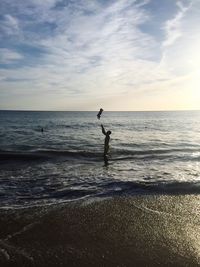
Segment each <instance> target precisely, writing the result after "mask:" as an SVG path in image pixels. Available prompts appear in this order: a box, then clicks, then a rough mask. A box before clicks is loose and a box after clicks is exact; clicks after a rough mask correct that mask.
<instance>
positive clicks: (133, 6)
mask: <svg viewBox="0 0 200 267" xmlns="http://www.w3.org/2000/svg"><path fill="white" fill-rule="evenodd" d="M172 2H173V5H172V6H175V7H176V15H175V16H174V15H173V17H172V15H170V14H166V16H165V19H163V18H162V17H160V14H159V12H155V13H152V12H153V11H152V10H151V9H150V8H149V9H148V8H147V5H148V7H149V6H151V5H152V2H151V1H149V0H146V1H139V0H119V1H103V0H102V1H100V0H94V1H89V0H78V1H75V0H72V1H64V0H63V1H62V0H47V1H39V0H28V1H22V0H18V1H11V0H2V1H1V3H0V6H1V8H0V12H2V23H1V24H0V25H1V26H0V31H1V45H2V47H3V48H1V50H0V53H1V54H2V55H1V61H2V64H5V66H3V65H1V69H0V75H1V77H4V78H3V79H1V88H4V89H5V90H4V93H5V92H6V94H7V95H9V92H10V95H13V94H14V92H15V95H16V94H17V93H18V94H20V96H22V95H23V96H24V99H26V98H27V99H29V102H30V103H31V100H30V98H31V97H32V98H33V99H35V100H34V105H37V101H36V99H37V97H36V95H38V98H41V97H45V99H46V101H45V104H44V103H43V105H44V108H45V107H46V108H47V109H48V106H49V107H54V108H56V109H60V108H59V107H61V108H64V107H65V109H67V106H68V107H69V108H73V109H81V108H85V109H87V104H88V105H91V106H90V107H94V106H95V105H98V102H99V101H104V102H105V103H106V101H108V100H109V101H111V99H112V98H117V99H120V97H121V96H123V97H124V95H129V97H131V96H134V95H135V94H136V95H137V94H140V92H141V95H142V94H147V92H148V90H149V92H151V91H152V90H153V88H155V91H157V90H158V89H157V88H159V86H160V88H165V89H164V90H166V88H167V86H162V85H163V84H164V83H165V84H167V81H170V82H171V81H173V79H175V78H176V77H175V76H176V74H177V73H176V74H175V72H174V70H173V71H171V68H172V66H171V65H172V63H171V62H172V60H173V58H174V53H175V52H176V51H175V50H176V49H175V50H174V48H175V47H177V45H178V44H179V40H180V39H181V38H183V37H184V36H185V35H184V30H183V23H185V21H187V15H188V11H190V10H191V6H190V5H187V6H186V5H183V4H182V3H181V2H180V1H178V2H177V1H176V2H175V3H176V5H174V1H172ZM172 2H170V3H172ZM159 3H160V2H157V5H158V4H159ZM154 5H155V2H154ZM166 5H167V4H166ZM8 10H9V14H8V13H7V12H8ZM157 10H159V6H158V7H157ZM173 14H174V13H173ZM166 18H167V20H166ZM153 20H154V24H153V23H152V25H154V29H156V27H158V26H160V24H159V25H158V24H156V23H158V22H159V23H161V24H162V25H164V27H162V29H161V30H162V33H163V34H164V39H163V40H162V36H159V38H157V37H158V36H157V35H158V33H155V32H153V31H151V29H150V28H149V30H146V31H144V30H143V29H144V28H145V27H144V28H143V27H142V26H147V25H148V24H149V22H150V21H151V22H152V21H153ZM146 29H147V27H146ZM159 32H160V31H159ZM16 36H17V41H16ZM160 40H162V41H160ZM180 57H181V56H180ZM160 60H161V62H160ZM15 62H18V64H17V66H15V65H14V64H13V63H15ZM179 62H181V60H180V59H179ZM8 64H10V66H8ZM12 64H13V65H12ZM173 64H174V66H173V67H174V68H175V69H176V71H177V72H178V71H179V70H180V67H179V65H180V64H178V63H177V62H176V64H175V63H174V62H173ZM11 65H12V66H11ZM182 81H183V79H180V80H179V82H180V83H182ZM170 82H169V85H170ZM171 84H172V83H171ZM1 92H2V91H1ZM1 92H0V93H1ZM21 99H22V98H21ZM123 99H125V98H123ZM2 101H3V100H2ZM20 101H21V100H20ZM124 101H125V100H124ZM19 104H20V105H21V102H20V103H19ZM116 105H117V103H116ZM123 105H124V106H126V104H125V102H124V104H123ZM34 107H35V108H37V106H34ZM125 109H126V108H125Z"/></svg>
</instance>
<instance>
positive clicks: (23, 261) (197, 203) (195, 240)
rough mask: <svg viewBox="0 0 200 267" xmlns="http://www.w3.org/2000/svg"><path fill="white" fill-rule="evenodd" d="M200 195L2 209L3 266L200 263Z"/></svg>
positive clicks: (0, 255) (0, 261) (0, 258)
mask: <svg viewBox="0 0 200 267" xmlns="http://www.w3.org/2000/svg"><path fill="white" fill-rule="evenodd" d="M199 211H200V196H198V195H178V196H169V195H168V196H162V195H157V196H155V195H154V196H153V195H149V196H135V197H128V198H125V197H124V198H112V199H106V200H103V201H97V202H89V201H88V202H87V201H86V202H79V203H76V204H72V203H71V204H62V205H54V206H49V207H42V208H41V207H39V208H29V209H20V210H7V211H6V210H1V211H0V266H2V267H6V266H13V267H17V266H20V267H23V266H37V267H40V266H41V267H46V266H70V267H71V266H154V267H155V266H176V267H177V266H200V216H199Z"/></svg>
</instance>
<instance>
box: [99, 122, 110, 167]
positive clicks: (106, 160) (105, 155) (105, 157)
mask: <svg viewBox="0 0 200 267" xmlns="http://www.w3.org/2000/svg"><path fill="white" fill-rule="evenodd" d="M101 129H102V133H103V134H104V135H105V136H106V137H105V143H104V153H103V158H104V162H105V165H108V151H109V142H110V135H111V131H107V132H106V131H105V129H104V127H103V125H102V124H101Z"/></svg>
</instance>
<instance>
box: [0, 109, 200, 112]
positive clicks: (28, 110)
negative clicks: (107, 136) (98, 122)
mask: <svg viewBox="0 0 200 267" xmlns="http://www.w3.org/2000/svg"><path fill="white" fill-rule="evenodd" d="M0 111H16V112H23V111H24V112H98V109H97V110H39V109H0ZM176 111H200V109H165V110H164V109H163V110H105V109H104V112H176Z"/></svg>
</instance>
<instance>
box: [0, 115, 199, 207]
mask: <svg viewBox="0 0 200 267" xmlns="http://www.w3.org/2000/svg"><path fill="white" fill-rule="evenodd" d="M101 123H103V124H104V126H105V128H106V130H111V131H112V135H111V142H110V155H109V165H108V166H104V162H103V157H102V154H103V144H104V136H103V135H102V133H101V128H100V124H101ZM41 128H43V129H44V132H43V133H42V132H41ZM199 160H200V111H190V112H186V111H181V112H104V113H103V115H102V118H101V120H100V121H99V120H97V118H96V112H24V111H23V112H22V111H21V112H16V111H0V205H1V207H2V208H10V207H12V208H13V207H22V206H32V205H47V204H52V203H60V202H65V201H71V200H77V199H81V198H95V197H110V196H114V195H120V196H121V195H133V194H146V193H148V194H157V193H162V194H181V193H199V192H200V183H199V178H200V163H199Z"/></svg>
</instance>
